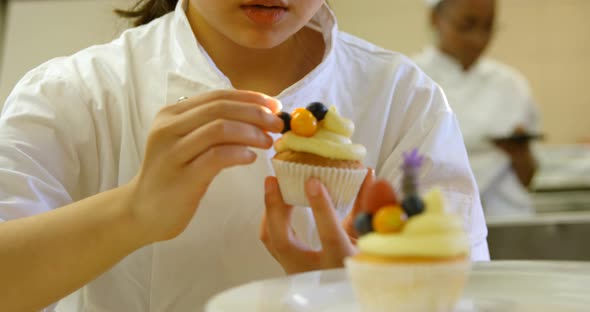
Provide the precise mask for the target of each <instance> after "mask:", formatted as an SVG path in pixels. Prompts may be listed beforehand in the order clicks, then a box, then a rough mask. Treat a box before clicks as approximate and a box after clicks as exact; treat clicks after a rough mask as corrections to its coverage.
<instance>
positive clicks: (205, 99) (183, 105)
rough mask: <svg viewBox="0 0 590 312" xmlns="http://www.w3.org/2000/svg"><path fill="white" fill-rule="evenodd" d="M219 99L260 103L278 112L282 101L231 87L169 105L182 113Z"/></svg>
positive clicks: (273, 111) (173, 109) (178, 112)
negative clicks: (231, 88)
mask: <svg viewBox="0 0 590 312" xmlns="http://www.w3.org/2000/svg"><path fill="white" fill-rule="evenodd" d="M218 100H228V101H237V102H246V103H250V104H258V105H261V106H265V107H267V108H268V109H270V110H271V112H272V113H278V112H279V111H280V110H281V103H280V102H279V101H278V100H276V99H274V98H272V97H270V96H268V95H266V94H263V93H259V92H254V91H245V90H230V89H226V90H216V91H211V92H206V93H203V94H200V95H197V96H194V97H190V98H188V99H186V100H184V101H182V102H179V103H176V104H173V105H170V106H169V107H170V109H171V110H172V111H174V112H175V113H177V114H180V113H183V112H185V111H187V110H189V109H191V108H194V107H197V106H200V105H203V104H206V103H210V102H213V101H218Z"/></svg>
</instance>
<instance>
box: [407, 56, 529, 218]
mask: <svg viewBox="0 0 590 312" xmlns="http://www.w3.org/2000/svg"><path fill="white" fill-rule="evenodd" d="M414 59H415V61H416V63H417V64H418V66H420V68H421V69H422V70H424V71H425V72H426V73H427V74H428V75H429V76H430V77H431V78H433V79H434V80H435V81H436V82H437V83H438V84H439V85H440V86H441V87H442V88H443V90H444V92H445V93H446V95H447V98H448V101H449V104H450V106H451V107H452V109H453V111H454V112H455V113H456V114H457V118H458V120H459V124H460V126H461V130H462V133H463V137H464V140H465V145H466V146H467V152H468V154H469V158H470V161H471V167H472V169H473V173H474V174H475V178H476V180H477V183H478V186H479V190H480V192H481V197H482V202H483V207H484V210H485V213H486V215H487V216H506V215H529V214H532V213H534V208H533V205H532V201H531V198H530V196H529V194H528V191H527V189H526V188H525V187H524V186H523V185H522V184H521V183H520V181H519V180H518V177H517V176H516V173H515V172H514V170H513V169H512V165H511V160H510V157H509V156H508V155H507V154H505V153H504V152H502V151H501V150H500V149H499V148H497V147H496V146H494V145H493V144H492V143H491V142H490V140H489V139H490V138H492V137H506V136H509V135H511V134H512V132H513V131H514V129H515V128H516V127H517V126H522V127H524V129H526V130H527V131H529V132H533V133H535V132H538V130H539V117H538V111H537V108H536V105H535V104H534V101H533V98H532V96H531V92H530V89H529V86H528V82H527V81H526V79H525V78H524V77H522V76H521V75H520V74H519V73H518V72H516V71H515V70H514V69H512V68H510V67H508V66H507V65H504V64H500V63H498V62H496V61H493V60H489V59H483V60H481V61H479V62H478V63H476V64H475V65H474V66H473V68H471V69H469V70H468V71H467V72H465V71H463V68H462V66H461V65H460V64H459V63H458V62H457V61H456V60H454V59H453V58H451V57H450V56H447V55H446V54H444V53H443V52H441V51H440V50H439V49H437V48H434V47H429V48H426V49H425V50H424V51H423V52H422V53H421V54H419V55H417V56H416V57H415V58H414Z"/></svg>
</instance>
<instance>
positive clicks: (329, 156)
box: [272, 102, 367, 210]
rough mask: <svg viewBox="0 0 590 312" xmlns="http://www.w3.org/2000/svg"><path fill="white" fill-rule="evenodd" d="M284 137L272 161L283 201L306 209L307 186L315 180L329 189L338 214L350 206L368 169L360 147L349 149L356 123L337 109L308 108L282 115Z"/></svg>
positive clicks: (354, 146) (362, 147) (364, 153)
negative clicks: (344, 116)
mask: <svg viewBox="0 0 590 312" xmlns="http://www.w3.org/2000/svg"><path fill="white" fill-rule="evenodd" d="M279 116H280V117H281V118H282V119H283V120H284V122H285V128H284V131H283V135H282V137H281V138H279V139H278V140H277V141H276V142H275V144H274V148H275V150H276V152H277V153H276V155H275V156H274V157H273V159H272V164H273V167H274V170H275V174H276V176H277V179H278V181H279V186H280V188H281V193H282V195H283V199H284V200H285V202H286V203H287V204H290V205H295V206H308V205H309V204H308V202H307V198H306V196H305V191H304V188H305V182H306V181H307V180H308V179H309V178H311V177H316V178H318V179H319V180H320V181H321V182H322V183H323V184H324V185H325V186H326V188H327V189H328V192H329V193H330V196H331V197H332V200H333V202H334V205H335V208H336V209H337V210H340V209H346V208H348V207H350V206H352V203H353V201H354V199H355V198H356V195H357V193H358V191H359V189H360V186H361V185H362V183H363V180H364V178H365V175H366V174H367V169H366V168H365V167H364V165H363V163H362V161H363V159H364V158H365V155H366V153H367V151H366V149H365V147H364V146H362V145H360V144H353V143H352V141H351V139H350V137H351V136H352V134H353V133H354V123H353V122H352V121H350V120H348V119H345V118H343V117H342V116H340V115H339V114H338V111H337V110H336V107H335V106H332V107H330V108H329V109H328V108H326V106H324V105H323V104H321V103H317V102H316V103H312V104H310V105H308V106H307V108H298V109H296V110H295V111H294V112H293V113H291V114H287V113H284V112H283V113H281V114H279Z"/></svg>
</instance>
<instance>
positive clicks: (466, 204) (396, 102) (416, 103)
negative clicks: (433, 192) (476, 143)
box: [377, 68, 490, 261]
mask: <svg viewBox="0 0 590 312" xmlns="http://www.w3.org/2000/svg"><path fill="white" fill-rule="evenodd" d="M398 79H400V82H399V83H398V85H397V87H398V88H397V89H396V92H394V94H393V98H392V104H391V105H393V107H394V109H392V110H391V112H390V116H389V122H388V124H389V125H395V124H399V123H400V122H402V120H400V115H403V116H404V120H403V124H404V126H403V129H402V133H395V131H391V129H389V131H388V129H386V130H385V138H384V139H385V141H396V144H392V146H393V148H392V149H390V150H387V149H385V150H384V151H382V155H381V157H380V159H381V161H380V163H379V166H378V168H377V175H378V176H379V177H380V178H385V179H387V180H389V181H391V182H392V183H393V184H394V186H395V187H396V188H397V189H398V190H399V189H400V188H401V176H402V172H401V165H402V153H404V152H408V151H411V150H412V149H414V148H418V149H419V151H420V153H421V154H423V155H424V156H425V162H424V165H423V167H422V173H421V177H420V180H419V181H420V187H421V189H422V190H428V189H430V188H432V187H435V186H436V187H439V188H440V189H441V191H442V192H443V193H444V195H445V199H446V206H447V208H448V209H449V210H450V211H454V212H457V213H460V214H462V215H463V217H464V221H465V229H466V231H467V232H468V233H469V238H470V240H471V244H472V250H471V257H472V260H474V261H487V260H489V258H490V256H489V251H488V245H487V227H486V223H485V219H484V215H483V210H482V206H481V202H480V197H479V191H478V187H477V184H476V182H475V179H474V177H473V173H472V171H471V168H470V165H469V161H468V158H467V152H466V149H465V144H464V143H463V137H462V134H461V131H460V130H459V125H458V122H457V119H456V117H455V115H454V113H453V112H452V111H451V109H450V107H449V105H448V103H447V100H446V97H445V95H444V93H443V91H442V90H441V88H440V87H439V86H437V85H436V84H435V83H434V82H432V80H431V79H430V78H428V77H427V76H426V75H425V74H423V73H422V72H421V71H420V70H418V69H417V68H413V69H411V70H408V71H406V73H405V75H404V76H403V77H398Z"/></svg>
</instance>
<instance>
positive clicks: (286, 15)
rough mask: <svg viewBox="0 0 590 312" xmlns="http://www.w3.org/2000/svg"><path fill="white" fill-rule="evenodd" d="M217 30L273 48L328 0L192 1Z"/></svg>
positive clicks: (246, 43) (256, 45)
mask: <svg viewBox="0 0 590 312" xmlns="http://www.w3.org/2000/svg"><path fill="white" fill-rule="evenodd" d="M190 1H191V5H193V6H194V8H196V11H197V12H198V13H199V15H201V17H202V19H203V20H204V21H205V22H206V23H207V24H208V26H210V27H211V28H212V29H213V30H215V31H217V32H218V33H221V34H222V35H224V36H225V37H227V38H229V39H230V40H231V41H233V42H235V43H237V44H239V45H241V46H244V47H248V48H258V49H266V48H273V47H276V46H278V45H279V44H281V43H283V42H285V41H286V40H287V39H288V38H289V37H291V36H292V35H293V34H295V33H296V32H297V31H299V30H300V29H301V28H303V26H305V24H307V23H308V22H309V20H310V19H311V18H312V17H313V16H314V15H315V13H316V12H317V11H318V10H319V8H320V7H321V6H322V4H323V3H324V0H221V1H220V0H190Z"/></svg>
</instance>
